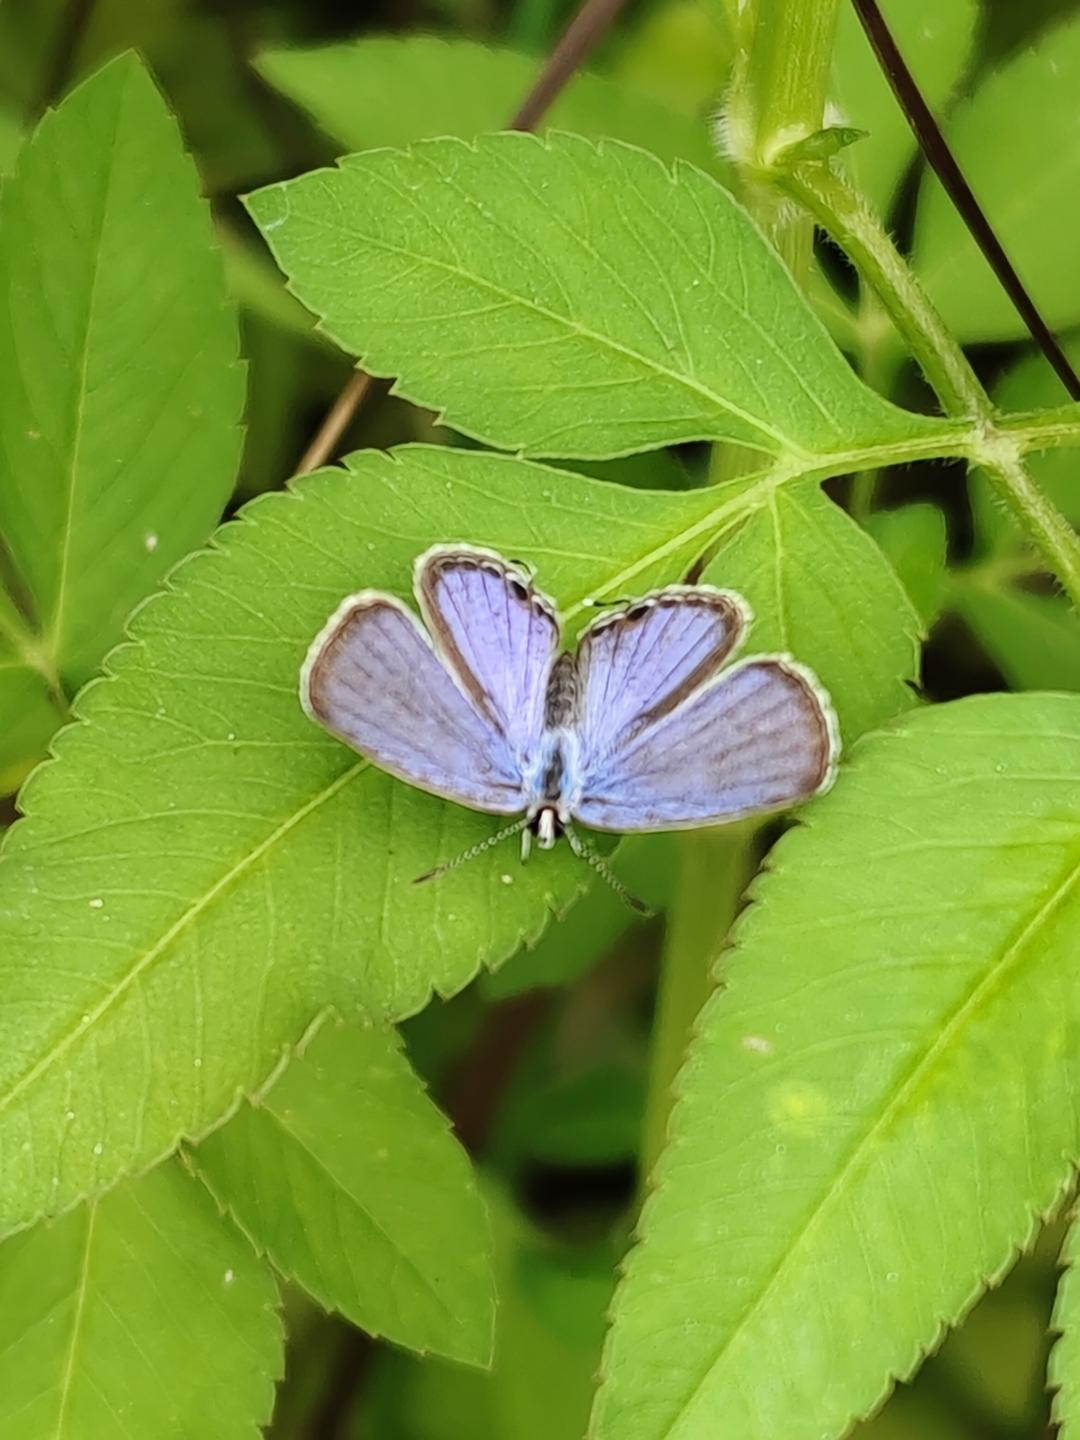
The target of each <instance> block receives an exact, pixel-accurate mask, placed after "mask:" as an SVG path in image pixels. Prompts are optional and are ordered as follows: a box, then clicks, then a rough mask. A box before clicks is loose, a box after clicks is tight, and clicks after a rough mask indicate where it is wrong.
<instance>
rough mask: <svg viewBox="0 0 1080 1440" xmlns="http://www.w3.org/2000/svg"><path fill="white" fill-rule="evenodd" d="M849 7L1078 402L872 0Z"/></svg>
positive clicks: (1079, 391)
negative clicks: (853, 11)
mask: <svg viewBox="0 0 1080 1440" xmlns="http://www.w3.org/2000/svg"><path fill="white" fill-rule="evenodd" d="M852 4H853V5H854V6H855V13H856V14H857V15H858V17H859V19H860V21H861V22H862V27H863V29H864V30H865V31H866V38H867V39H868V40H869V41H870V44H871V45H872V46H873V48H874V53H875V54H876V55H877V57H878V60H879V62H880V64H881V68H882V71H883V72H884V74H885V78H886V79H887V80H888V82H889V84H890V85H891V86H892V91H893V94H894V95H895V96H896V99H897V102H898V104H899V105H900V108H901V110H903V112H904V114H905V115H906V117H907V121H908V124H909V125H910V126H911V128H912V131H913V132H914V134H915V138H916V140H917V141H918V142H919V146H920V148H921V150H922V152H923V154H924V155H925V156H926V158H927V160H928V161H929V163H930V165H931V166H932V167H933V169H934V171H935V172H936V174H937V177H938V179H939V180H940V181H941V183H942V185H943V186H944V188H945V193H946V194H947V195H948V196H949V199H950V200H951V201H952V203H953V204H954V205H955V206H956V208H957V210H958V211H959V213H960V217H961V219H962V220H963V221H964V223H965V225H966V226H967V227H968V229H969V230H970V231H971V234H972V236H973V237H974V240H975V243H976V244H977V245H978V247H979V249H980V250H981V251H982V253H983V254H984V255H985V256H986V259H987V261H988V262H989V264H990V266H991V268H992V269H993V272H994V274H995V275H996V276H997V278H998V281H999V282H1000V284H1001V286H1002V289H1003V290H1004V291H1005V293H1006V294H1007V295H1008V297H1009V299H1010V300H1011V301H1012V303H1013V304H1014V305H1015V306H1016V309H1017V312H1018V313H1019V315H1020V317H1021V319H1022V320H1023V322H1024V324H1025V325H1026V326H1027V327H1028V329H1029V330H1030V332H1031V334H1032V337H1033V338H1034V340H1035V342H1036V344H1037V345H1038V346H1039V349H1040V350H1041V351H1042V352H1043V354H1044V355H1045V356H1046V358H1047V360H1048V361H1049V362H1050V364H1051V365H1052V366H1053V367H1054V370H1055V372H1056V374H1057V376H1058V378H1059V380H1060V381H1061V383H1062V384H1063V385H1064V386H1065V389H1066V390H1067V391H1068V393H1069V395H1071V396H1072V398H1073V399H1074V400H1080V378H1078V377H1077V374H1076V371H1075V370H1074V369H1073V367H1072V366H1071V365H1070V363H1069V360H1068V358H1067V357H1066V355H1065V353H1064V351H1063V350H1062V348H1061V346H1060V345H1059V344H1058V342H1057V340H1056V339H1055V338H1054V336H1053V335H1052V334H1051V332H1050V328H1049V326H1048V325H1047V324H1046V321H1045V320H1044V319H1043V318H1042V316H1041V315H1040V314H1039V311H1038V309H1037V308H1036V306H1035V302H1034V301H1033V300H1032V298H1031V296H1030V295H1029V294H1028V292H1027V290H1026V289H1025V288H1024V282H1023V281H1022V280H1021V279H1020V276H1019V275H1018V274H1017V273H1016V271H1015V269H1014V268H1013V265H1012V262H1011V261H1010V259H1009V257H1008V256H1007V255H1006V254H1005V251H1004V249H1003V248H1002V245H1001V242H1000V241H999V240H998V238H997V236H996V235H995V234H994V231H993V229H992V228H991V225H990V222H989V221H988V220H987V218H986V216H985V215H984V214H983V211H982V207H981V206H980V204H979V202H978V201H977V200H976V199H975V196H974V195H973V194H972V191H971V187H970V186H969V185H968V183H967V181H966V180H965V179H964V176H963V174H962V172H961V170H960V167H959V165H958V164H957V163H956V157H955V156H954V155H953V153H952V151H951V150H950V149H949V146H948V142H947V141H946V139H945V136H944V135H943V134H942V133H941V127H940V126H939V125H938V123H937V121H936V120H935V119H934V116H933V114H932V113H931V111H930V107H929V106H928V105H927V103H926V101H925V100H924V99H923V97H922V93H921V92H920V90H919V87H918V85H916V83H915V78H914V76H913V75H912V73H911V71H910V70H909V69H908V67H907V65H906V64H905V63H904V57H903V56H902V55H901V54H900V51H899V50H898V49H897V47H896V41H895V40H894V39H893V37H892V34H891V33H890V31H889V27H888V26H887V25H886V23H885V19H884V16H883V15H882V13H881V11H880V10H879V9H878V6H877V3H876V0H852Z"/></svg>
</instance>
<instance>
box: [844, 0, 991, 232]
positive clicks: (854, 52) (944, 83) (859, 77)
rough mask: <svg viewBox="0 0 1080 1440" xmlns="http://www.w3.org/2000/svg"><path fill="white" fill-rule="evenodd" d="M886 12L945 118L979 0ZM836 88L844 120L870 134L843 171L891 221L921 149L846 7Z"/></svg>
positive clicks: (929, 1)
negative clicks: (899, 189) (905, 177)
mask: <svg viewBox="0 0 1080 1440" xmlns="http://www.w3.org/2000/svg"><path fill="white" fill-rule="evenodd" d="M883 8H884V9H885V12H886V16H887V19H888V25H889V29H890V30H891V32H892V34H893V37H894V39H895V40H896V43H897V45H898V46H899V48H900V52H901V54H902V55H903V57H904V59H905V60H906V62H907V64H908V66H909V68H910V69H911V71H912V73H913V74H914V76H915V80H916V82H917V84H918V86H919V89H920V91H921V92H922V95H923V98H924V99H925V100H926V102H927V104H928V105H929V106H930V108H931V109H932V110H934V111H935V113H940V111H941V110H942V108H943V107H944V105H945V103H946V101H947V100H948V98H949V95H950V94H951V92H952V90H953V87H954V86H955V85H956V82H957V81H958V80H959V78H960V76H961V74H962V73H963V71H964V69H965V67H966V64H967V61H968V55H969V52H970V50H971V44H972V40H973V39H974V35H975V27H976V23H977V21H978V19H979V7H978V5H977V4H976V3H975V0H901V3H899V4H896V3H893V4H891V5H887V6H885V7H883ZM830 90H831V97H832V100H833V103H834V104H835V106H836V108H837V110H838V111H839V114H840V117H841V119H842V120H843V121H848V122H850V123H851V124H853V125H857V126H859V127H861V128H863V129H865V130H866V131H868V132H869V133H868V135H867V138H866V139H865V140H860V141H859V143H858V145H856V146H854V147H853V148H852V149H851V150H849V151H848V152H847V153H846V154H845V155H844V160H843V165H844V169H845V170H846V171H847V172H848V174H849V175H850V176H851V178H852V180H853V181H854V182H855V184H856V185H857V186H858V187H859V189H860V190H861V191H862V192H863V194H864V195H866V196H867V198H868V199H869V200H870V202H871V204H872V205H873V206H874V208H875V209H876V210H877V211H878V213H879V214H882V215H887V214H888V212H889V210H890V209H891V207H892V205H893V203H894V201H895V198H896V191H897V187H898V186H899V184H900V181H901V179H902V178H903V175H904V171H905V170H906V169H907V168H908V166H909V165H910V164H911V163H912V161H913V160H914V159H915V157H916V155H917V154H918V146H917V144H916V141H915V137H914V136H913V135H912V133H911V126H910V125H909V124H908V122H907V117H906V116H905V115H904V113H903V111H902V110H901V109H900V106H899V105H898V104H897V103H896V99H895V97H894V96H893V93H892V89H891V87H890V85H889V82H888V81H887V80H886V79H885V76H884V75H883V74H882V71H881V65H880V63H879V61H878V59H877V57H876V56H875V55H874V52H873V51H872V50H871V48H870V44H869V42H868V41H867V39H866V34H865V32H864V31H863V28H862V25H861V24H860V23H859V19H858V16H857V14H856V12H855V7H854V6H853V5H841V6H840V7H839V10H838V13H837V26H836V49H835V51H834V55H833V77H832V85H831V86H830ZM1014 118H1015V117H1014Z"/></svg>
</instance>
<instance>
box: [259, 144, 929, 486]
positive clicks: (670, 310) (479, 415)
mask: <svg viewBox="0 0 1080 1440" xmlns="http://www.w3.org/2000/svg"><path fill="white" fill-rule="evenodd" d="M613 195H617V196H618V203H617V204H613V203H612V198H611V197H612V196H613ZM247 204H248V208H249V209H250V210H251V213H252V215H253V216H254V217H255V219H256V222H257V223H258V225H259V227H260V229H261V230H262V231H263V234H264V235H265V236H266V237H267V239H268V242H269V243H270V245H271V248H272V249H273V251H274V254H275V255H276V257H277V259H278V262H279V264H280V265H281V266H282V268H283V269H284V270H285V272H286V273H287V274H288V275H289V277H290V282H291V287H292V288H293V289H294V290H295V292H296V294H297V295H299V296H300V298H301V299H302V300H303V301H304V303H305V304H306V305H308V306H309V307H310V308H311V309H313V310H314V311H315V312H316V313H317V314H318V315H320V316H321V317H322V323H323V326H324V328H325V329H326V330H327V331H328V333H330V334H331V335H333V336H334V337H335V338H336V339H337V340H338V341H339V342H340V343H341V344H342V345H343V346H344V347H345V348H346V349H347V350H349V351H350V352H351V353H353V354H355V355H356V356H357V357H358V359H359V361H360V363H361V364H362V365H363V367H364V368H365V369H367V370H369V371H371V372H372V373H374V374H377V375H397V376H398V377H399V378H398V382H397V386H396V389H397V390H398V391H400V393H401V394H403V395H405V396H406V397H407V398H409V399H412V400H415V401H416V402H417V403H419V404H423V405H426V406H429V407H432V408H436V407H438V408H439V409H440V410H441V413H442V414H443V415H444V416H445V418H446V420H447V421H448V423H449V424H451V425H453V426H454V427H456V428H457V429H459V430H463V431H465V432H466V433H468V434H471V435H474V436H476V437H477V438H479V439H481V440H484V441H487V442H490V443H492V444H495V445H499V446H503V447H509V448H514V449H518V450H522V451H525V452H528V453H530V454H534V455H539V454H542V455H554V456H576V457H580V458H589V457H605V456H614V455H620V454H627V453H629V452H630V451H633V450H644V449H651V448H654V447H657V446H660V445H669V444H674V443H676V442H679V441H686V440H720V439H728V440H735V441H738V442H740V443H742V444H745V445H748V446H750V447H751V448H754V449H759V450H763V451H765V452H767V453H770V454H774V455H783V456H787V457H794V458H796V459H806V458H807V457H808V456H809V455H810V454H817V455H821V456H824V455H829V454H836V453H837V452H838V451H842V452H847V451H848V450H849V449H850V448H851V447H852V446H853V445H857V444H860V443H864V442H865V443H879V442H880V443H889V440H890V438H892V439H897V440H899V439H901V438H904V439H907V438H911V437H913V436H918V435H923V434H926V435H930V434H934V433H937V432H938V431H939V430H940V425H941V422H937V421H934V420H932V419H930V418H928V417H920V416H913V415H906V414H904V413H903V412H901V411H899V410H896V409H894V408H893V407H892V406H891V405H889V404H888V403H887V402H886V401H884V400H882V399H881V398H880V397H879V396H877V395H876V394H874V393H873V392H872V391H870V390H868V389H867V388H866V387H865V386H864V385H862V384H861V382H860V381H859V380H858V379H857V378H856V377H855V375H854V374H853V373H852V371H851V369H850V368H849V367H848V365H847V364H846V362H845V361H844V360H843V358H842V356H841V355H840V354H839V352H838V351H837V350H836V349H835V348H834V346H833V345H832V342H831V341H830V340H829V338H828V336H827V334H826V333H825V331H824V330H823V328H822V327H821V325H820V323H819V322H818V321H817V319H816V318H815V317H814V316H813V314H812V313H811V311H810V310H809V309H808V307H807V305H806V303H805V301H804V299H803V297H802V296H801V295H800V294H799V292H798V291H797V290H796V288H795V286H794V284H793V282H792V281H791V278H790V277H789V275H788V274H787V272H786V271H785V270H784V268H783V266H782V265H781V263H780V261H779V259H778V258H777V256H776V254H775V253H774V252H773V251H772V250H771V249H770V248H769V247H768V246H767V244H766V243H765V241H764V240H763V238H762V236H761V235H760V233H759V232H758V231H757V229H756V228H755V227H754V225H753V223H752V222H751V220H750V219H749V217H748V216H747V215H746V214H745V212H744V211H743V210H741V209H740V208H739V207H738V206H737V205H736V203H735V202H734V201H733V200H732V198H731V197H730V195H729V194H728V193H727V192H726V191H725V190H724V189H723V188H722V187H721V186H720V185H718V184H717V183H716V182H715V181H714V180H711V179H709V178H708V177H707V176H706V175H703V174H702V173H701V172H700V171H698V170H694V169H693V168H691V167H690V166H688V165H684V164H679V165H677V166H676V168H675V170H674V173H671V172H669V171H667V170H665V169H664V167H663V166H662V165H661V164H660V163H659V162H658V161H656V160H655V159H653V158H652V157H651V156H648V155H646V154H644V153H642V152H641V151H637V150H633V149H630V148H628V147H627V146H624V145H619V144H616V143H614V142H609V143H607V144H605V145H603V146H602V147H599V148H597V147H595V146H593V145H591V144H589V143H588V142H587V141H584V140H580V139H578V138H576V137H574V136H570V135H553V136H550V137H549V138H548V140H547V142H546V143H544V142H541V141H539V140H537V139H536V138H535V137H533V136H530V135H489V136H483V137H481V138H480V139H479V140H477V142H476V144H475V146H469V145H466V144H463V143H462V142H460V141H455V140H437V141H429V142H427V143H424V144H421V145H417V146H416V147H415V148H414V149H413V150H412V151H408V152H396V151H375V152H372V153H369V154H366V155H354V156H349V157H347V158H346V159H345V160H343V161H342V162H341V164H340V166H339V168H338V169H336V170H326V171H318V172H316V173H314V174H311V175H306V176H302V177H301V178H300V179H298V180H293V181H288V182H286V183H284V184H281V185H273V186H268V187H267V188H266V189H264V190H260V191H257V192H256V193H255V194H254V195H252V196H249V197H248V201H247Z"/></svg>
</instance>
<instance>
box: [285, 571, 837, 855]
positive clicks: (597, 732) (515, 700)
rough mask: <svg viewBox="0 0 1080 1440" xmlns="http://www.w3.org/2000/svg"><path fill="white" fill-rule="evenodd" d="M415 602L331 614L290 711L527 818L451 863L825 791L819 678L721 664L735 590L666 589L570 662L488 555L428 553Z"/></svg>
mask: <svg viewBox="0 0 1080 1440" xmlns="http://www.w3.org/2000/svg"><path fill="white" fill-rule="evenodd" d="M413 588H414V592H415V595H416V600H417V604H418V606H419V609H420V615H421V616H422V617H423V624H421V622H420V619H419V618H418V617H417V615H416V613H415V612H414V611H413V610H411V609H410V608H409V607H407V606H406V605H404V604H403V603H402V602H401V601H400V600H399V599H397V598H396V597H395V596H393V595H386V594H383V593H381V592H380V591H377V590H362V591H360V592H359V593H358V594H356V595H349V596H348V597H347V598H346V599H344V600H343V601H342V602H341V604H340V605H339V606H338V608H337V609H336V610H335V611H334V613H333V615H331V616H330V618H329V620H328V621H327V622H326V624H325V625H324V626H323V628H322V630H320V632H319V634H318V635H317V636H316V637H315V639H314V641H313V642H312V644H311V647H310V649H309V650H308V654H307V658H306V659H305V661H304V664H303V667H302V669H301V677H300V700H301V704H302V705H303V708H304V710H305V711H306V713H307V714H308V715H309V716H310V717H311V719H312V720H315V721H316V722H317V723H318V724H320V725H322V726H324V727H325V728H326V729H327V730H328V731H330V733H331V734H332V735H336V736H337V737H338V739H340V740H344V741H345V743H346V744H347V745H350V746H351V747H352V748H353V749H354V750H356V751H358V752H359V753H360V754H361V755H363V756H364V757H365V758H367V759H368V760H371V761H372V762H373V763H374V764H376V765H378V766H379V767H380V768H381V769H383V770H386V771H388V772H389V774H391V775H395V776H397V778H398V779H399V780H405V781H407V782H408V783H409V784H410V785H415V786H417V787H418V788H419V789H421V790H426V791H428V792H430V793H431V794H432V795H439V796H442V797H443V798H444V799H446V800H453V801H456V802H457V803H458V804H459V805H467V806H469V807H471V808H472V809H474V810H482V811H486V812H488V813H490V814H494V815H506V816H510V815H516V816H519V817H520V818H519V820H518V821H517V822H516V824H514V825H512V826H510V827H508V828H507V829H506V830H503V831H500V832H499V833H498V835H495V836H492V837H491V838H490V840H488V841H485V842H484V843H483V844H482V845H481V846H477V847H474V848H473V850H471V851H469V852H467V854H466V855H465V856H461V857H459V859H465V858H469V857H471V856H472V855H473V854H475V853H479V851H480V850H482V849H486V848H488V846H489V845H490V844H492V843H494V842H495V841H497V840H500V839H502V838H504V837H505V836H506V835H509V834H512V833H515V832H516V831H518V830H520V831H521V832H522V853H523V857H524V855H526V854H527V853H528V846H529V841H530V838H531V837H532V836H535V837H536V840H537V843H538V844H539V845H540V846H541V848H543V849H550V848H551V846H553V845H554V844H555V842H556V840H557V839H558V838H559V837H560V836H562V835H566V836H567V837H568V838H569V839H570V842H571V844H573V845H574V848H575V850H579V853H580V849H579V843H576V836H575V832H574V830H573V823H574V822H575V821H579V822H580V823H581V824H583V825H585V826H588V827H589V828H590V829H593V830H599V831H615V832H619V833H624V834H625V833H641V832H646V831H659V830H685V829H690V828H694V827H698V826H704V825H718V824H721V823H723V822H726V821H731V820H737V819H740V818H742V817H744V816H748V815H755V814H759V813H763V812H766V811H771V810H779V809H786V808H787V807H789V806H791V805H794V804H796V803H797V802H799V801H802V800H806V799H807V798H808V797H810V796H811V795H816V794H817V793H819V792H820V791H822V790H824V789H826V788H827V787H828V786H829V785H830V784H831V783H832V779H833V776H834V773H835V769H836V761H837V757H838V753H839V739H838V730H837V724H836V717H835V715H834V712H833V708H832V705H831V703H830V701H829V697H828V695H827V694H826V692H825V691H824V689H823V688H822V686H821V685H820V683H819V682H818V680H817V678H816V677H815V676H814V674H813V673H812V672H811V671H810V670H808V669H807V668H806V666H804V665H800V664H799V663H798V662H797V661H795V660H793V659H791V658H790V656H787V655H758V656H753V657H752V658H750V659H746V660H741V661H739V662H738V663H736V664H729V663H728V662H730V661H731V660H732V657H733V656H734V654H735V652H736V650H737V648H738V646H739V644H740V642H741V641H742V639H743V637H744V635H745V633H746V631H747V629H748V627H749V625H750V623H751V613H750V607H749V606H748V605H747V603H746V601H745V600H744V599H743V598H742V597H741V596H740V595H737V594H735V593H734V592H733V591H730V590H720V589H716V588H714V587H712V586H709V585H668V586H665V587H664V588H663V589H660V590H654V591H652V592H651V593H649V594H647V595H645V596H643V597H642V598H641V599H640V600H635V601H633V602H632V603H630V604H625V605H621V606H619V607H618V608H615V609H612V610H609V611H606V612H605V613H604V614H603V615H601V616H600V617H599V618H598V619H597V620H594V621H593V623H592V624H591V625H589V626H588V628H587V629H586V630H585V631H584V632H583V634H582V635H581V637H580V639H579V640H578V643H577V647H576V649H574V650H564V649H563V648H562V632H561V628H560V625H559V619H558V615H557V612H556V608H555V604H554V602H553V601H552V600H551V599H550V598H549V597H548V596H547V595H545V594H544V593H543V592H542V591H540V590H538V589H537V588H536V587H535V586H534V584H533V582H532V578H531V576H530V575H529V574H528V573H527V572H526V571H525V570H524V569H523V568H522V567H521V566H520V565H517V564H513V563H511V562H510V561H508V560H504V559H503V557H502V556H501V555H498V554H496V553H495V552H494V551H492V550H485V549H481V548H479V547H474V546H467V545H436V546H433V547H432V548H431V549H430V550H427V551H425V552H424V554H422V555H421V556H420V557H419V558H418V559H417V561H416V564H415V567H414V585H413ZM587 858H588V857H587ZM453 863H455V864H456V863H457V862H453ZM446 868H449V867H446V866H444V867H440V869H446ZM436 873H440V872H438V871H433V872H430V874H436ZM419 878H420V879H427V878H429V876H421V877H419Z"/></svg>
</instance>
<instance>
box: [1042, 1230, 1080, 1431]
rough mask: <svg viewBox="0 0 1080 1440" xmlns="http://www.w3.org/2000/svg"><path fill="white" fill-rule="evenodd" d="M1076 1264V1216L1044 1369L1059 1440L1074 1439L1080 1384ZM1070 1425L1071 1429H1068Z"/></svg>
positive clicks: (1079, 1242)
mask: <svg viewBox="0 0 1080 1440" xmlns="http://www.w3.org/2000/svg"><path fill="white" fill-rule="evenodd" d="M1078 1261H1080V1229H1078V1228H1077V1224H1076V1216H1075V1215H1074V1216H1073V1218H1072V1223H1071V1225H1070V1226H1069V1234H1068V1236H1067V1238H1066V1240H1065V1245H1064V1247H1063V1249H1062V1252H1061V1261H1060V1263H1061V1265H1062V1267H1063V1273H1062V1276H1061V1279H1060V1280H1059V1282H1058V1292H1057V1303H1056V1304H1055V1306H1054V1318H1053V1320H1052V1321H1051V1322H1050V1330H1051V1333H1055V1334H1056V1335H1057V1340H1056V1341H1055V1343H1054V1348H1053V1349H1052V1350H1051V1351H1050V1363H1049V1366H1048V1368H1047V1375H1046V1385H1047V1389H1049V1390H1051V1391H1052V1392H1053V1396H1054V1402H1053V1403H1054V1408H1053V1418H1054V1420H1055V1422H1056V1423H1057V1424H1058V1425H1059V1426H1060V1427H1061V1429H1060V1431H1059V1432H1058V1433H1059V1434H1060V1436H1061V1440H1075V1434H1076V1424H1077V1385H1078V1383H1080V1289H1078V1281H1080V1275H1078V1274H1077V1262H1078ZM1070 1425H1071V1426H1072V1427H1073V1428H1072V1430H1070V1429H1069V1426H1070Z"/></svg>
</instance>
